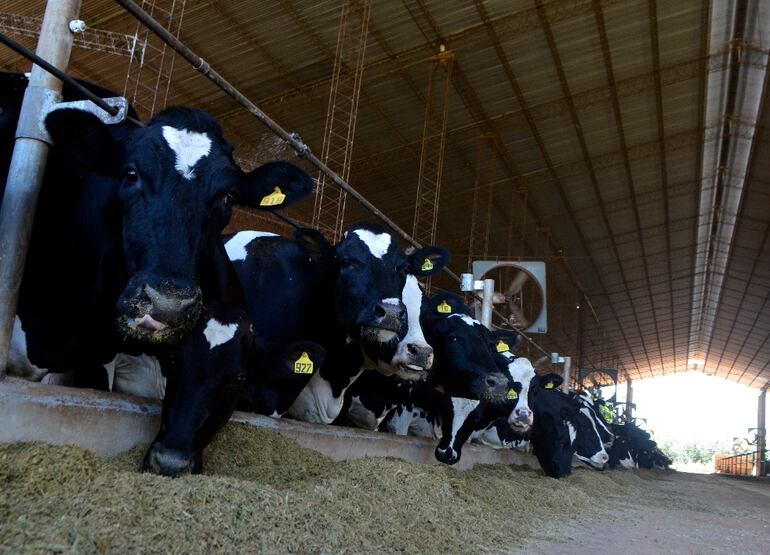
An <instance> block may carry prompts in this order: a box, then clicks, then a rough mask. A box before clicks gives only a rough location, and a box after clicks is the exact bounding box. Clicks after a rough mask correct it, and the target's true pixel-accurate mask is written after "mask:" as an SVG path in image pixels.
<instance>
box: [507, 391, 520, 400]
mask: <svg viewBox="0 0 770 555" xmlns="http://www.w3.org/2000/svg"><path fill="white" fill-rule="evenodd" d="M506 397H508V399H509V400H510V401H515V400H516V399H518V398H519V394H518V393H516V390H515V389H509V390H508V395H506Z"/></svg>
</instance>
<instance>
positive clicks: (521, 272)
mask: <svg viewBox="0 0 770 555" xmlns="http://www.w3.org/2000/svg"><path fill="white" fill-rule="evenodd" d="M473 279H475V280H483V279H493V280H495V289H496V291H495V293H494V296H493V297H492V303H493V304H494V306H495V309H496V310H497V312H500V313H501V314H503V318H501V317H500V316H499V315H498V314H496V313H493V314H492V325H493V326H494V327H495V328H508V327H510V326H514V327H516V328H518V329H520V330H522V331H524V332H527V333H546V332H547V331H548V313H547V310H546V290H545V262H530V261H527V262H498V261H487V260H477V261H475V262H474V263H473ZM476 310H477V311H480V310H481V306H480V305H479V306H477V307H476Z"/></svg>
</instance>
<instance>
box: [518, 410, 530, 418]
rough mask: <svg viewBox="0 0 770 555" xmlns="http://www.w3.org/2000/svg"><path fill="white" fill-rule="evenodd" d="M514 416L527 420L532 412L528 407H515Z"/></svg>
mask: <svg viewBox="0 0 770 555" xmlns="http://www.w3.org/2000/svg"><path fill="white" fill-rule="evenodd" d="M515 412H516V416H517V417H518V418H519V419H520V420H527V419H528V418H529V416H530V415H531V414H532V412H530V411H529V410H528V409H516V411H515Z"/></svg>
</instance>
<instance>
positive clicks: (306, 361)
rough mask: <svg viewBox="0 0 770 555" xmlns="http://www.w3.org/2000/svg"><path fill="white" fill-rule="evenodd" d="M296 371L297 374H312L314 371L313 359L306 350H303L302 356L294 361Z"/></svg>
mask: <svg viewBox="0 0 770 555" xmlns="http://www.w3.org/2000/svg"><path fill="white" fill-rule="evenodd" d="M294 373H295V374H312V373H313V361H312V360H310V357H309V356H308V354H307V353H306V352H305V351H302V354H301V355H300V357H299V358H298V359H297V360H296V361H294Z"/></svg>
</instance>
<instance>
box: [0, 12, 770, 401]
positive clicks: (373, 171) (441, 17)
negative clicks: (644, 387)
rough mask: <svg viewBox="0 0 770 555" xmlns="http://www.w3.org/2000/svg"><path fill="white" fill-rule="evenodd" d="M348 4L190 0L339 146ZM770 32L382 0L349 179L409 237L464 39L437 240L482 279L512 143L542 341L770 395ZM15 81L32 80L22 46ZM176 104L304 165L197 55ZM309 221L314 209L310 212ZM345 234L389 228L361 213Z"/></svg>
mask: <svg viewBox="0 0 770 555" xmlns="http://www.w3.org/2000/svg"><path fill="white" fill-rule="evenodd" d="M159 3H160V2H159ZM3 5H4V7H3V10H4V11H5V12H6V13H4V14H2V16H0V27H2V28H4V29H6V31H7V29H8V21H10V19H9V18H8V15H9V14H11V15H14V16H26V17H40V16H42V11H43V5H44V2H42V1H33V2H31V1H29V0H24V1H21V0H9V1H7V2H4V4H3ZM340 5H341V3H340V2H338V1H335V0H312V1H305V0H296V1H289V0H271V1H264V2H251V1H247V0H223V1H221V2H206V1H188V2H187V7H186V9H185V12H184V18H183V21H182V27H181V35H180V37H181V39H182V40H183V42H185V43H186V44H187V45H188V46H189V47H190V48H192V49H193V50H194V51H196V52H197V53H198V54H199V55H201V56H202V57H203V58H204V59H205V60H207V61H208V62H209V63H210V64H211V66H212V67H214V68H215V69H216V70H217V71H218V72H219V73H221V74H222V75H223V76H224V77H225V78H226V79H228V80H230V81H231V82H232V83H234V84H235V85H236V86H237V87H238V88H239V89H240V90H241V91H242V92H243V93H245V94H246V95H247V96H248V97H249V98H251V99H252V100H254V101H255V102H256V103H257V105H258V106H260V107H261V108H262V109H263V110H265V111H266V112H267V113H268V114H270V115H271V116H272V117H273V118H274V119H275V120H277V121H278V122H279V123H280V124H281V125H282V126H283V127H284V128H285V129H288V130H292V131H296V132H298V133H299V134H300V135H301V137H302V138H303V140H304V141H305V142H306V143H307V144H308V145H309V146H310V147H311V149H312V150H313V151H314V152H316V153H320V152H321V145H322V142H323V134H324V125H325V120H326V112H327V101H328V95H329V80H330V77H331V73H332V68H333V62H334V53H335V46H336V40H337V27H338V23H339V17H340ZM82 16H83V19H84V20H86V22H87V23H88V24H89V25H90V26H91V27H92V28H98V29H104V30H109V31H113V32H116V33H125V34H130V35H133V34H134V33H135V32H136V29H137V26H136V22H135V21H134V20H132V19H131V18H130V16H128V15H127V14H126V13H125V12H124V11H122V9H121V8H120V7H119V6H117V5H116V4H115V3H113V2H109V1H107V0H92V1H89V2H84V5H83V10H82ZM3 17H4V18H5V19H2V18H3ZM769 21H770V6H767V5H766V3H763V2H759V1H742V0H738V1H737V2H721V1H719V0H716V1H713V2H708V1H694V0H686V1H685V0H657V1H656V0H649V1H648V2H639V1H638V0H600V1H599V0H596V1H590V0H555V1H550V2H549V1H544V2H541V1H540V0H515V1H514V0H488V1H482V0H476V1H475V2H469V1H466V0H417V1H416V2H412V1H408V0H403V1H389V2H373V6H372V10H371V18H370V24H369V35H368V42H367V48H366V55H365V70H364V74H363V75H364V77H363V85H362V90H361V95H360V103H359V110H358V118H357V128H356V134H355V143H354V148H353V162H352V169H351V174H350V183H351V184H352V185H353V186H354V187H355V188H356V189H357V190H359V191H360V192H361V193H362V194H363V195H364V196H366V197H367V198H368V199H369V200H370V201H372V202H373V203H374V204H375V205H376V206H377V207H379V208H380V209H381V210H382V211H384V213H385V214H387V215H388V216H390V217H391V218H392V219H393V220H395V222H396V223H398V224H399V225H401V226H402V227H403V228H404V229H407V230H411V228H412V221H413V218H414V210H415V197H416V187H417V175H418V168H419V163H420V141H421V137H422V132H423V120H424V113H425V103H426V93H427V86H428V72H429V63H430V62H429V61H428V60H429V59H430V58H431V56H434V55H435V54H436V53H437V52H438V48H439V45H440V44H444V45H446V47H447V48H448V49H449V50H451V51H452V52H453V53H454V56H455V58H454V59H455V64H454V68H453V73H452V80H451V87H450V93H449V97H448V103H449V107H448V125H447V136H446V147H445V160H444V173H443V182H442V185H441V195H440V203H439V208H438V227H437V237H436V243H437V244H439V245H442V246H445V247H447V248H448V249H450V251H451V252H452V253H453V262H452V265H451V266H452V268H453V269H454V270H455V271H457V272H458V273H459V272H462V271H466V267H465V266H466V257H467V252H468V244H469V232H470V228H471V209H470V207H471V205H472V201H473V193H474V183H475V180H476V152H477V144H478V142H479V137H480V136H482V135H485V134H490V133H492V134H494V135H495V137H496V139H497V154H496V159H495V161H494V162H492V163H491V164H490V165H489V166H488V167H486V168H485V177H484V180H483V183H482V187H483V190H484V191H488V190H489V189H488V188H490V187H491V188H492V194H493V199H494V202H493V205H492V211H491V215H490V219H489V226H490V227H489V229H490V244H489V252H488V258H496V257H498V258H500V259H522V260H528V259H530V260H544V261H546V263H547V269H548V301H549V332H548V333H547V334H545V335H535V336H534V339H535V340H536V341H537V342H538V343H539V344H540V345H541V346H543V347H544V348H545V349H546V350H547V351H558V352H560V353H562V354H568V355H572V356H573V357H577V358H578V359H579V360H580V361H581V362H582V366H584V367H595V368H616V369H618V370H620V371H621V379H623V378H625V377H630V378H633V379H641V378H646V377H651V376H657V375H661V374H667V373H672V372H681V371H684V370H686V369H688V367H693V366H696V367H697V369H699V370H702V371H705V372H706V373H708V374H712V375H717V376H720V377H724V378H727V379H730V380H734V381H737V382H740V383H742V384H746V385H750V386H753V387H763V386H764V385H765V384H767V383H768V382H770V347H768V336H769V335H770V310H768V309H767V306H766V305H767V303H768V292H769V291H770V248H769V247H768V235H769V232H770V217H768V208H770V136H768V125H769V124H770V121H768V120H770V107H768V106H767V105H766V103H765V102H764V100H763V99H764V91H765V88H766V86H767V85H766V83H767V71H766V70H767V56H768V44H770V42H769V39H770V37H769V36H768V33H769V32H770V27H769V26H768V22H769ZM13 36H14V37H15V38H17V39H19V40H22V41H23V42H25V43H26V44H28V45H30V46H31V45H33V44H34V38H32V37H30V36H25V35H24V33H18V32H17V33H16V34H14V35H13ZM128 62H129V57H128V56H126V55H125V54H113V53H108V52H101V51H97V50H93V49H87V48H76V49H75V50H74V53H73V60H72V64H71V66H70V73H71V74H73V75H76V76H79V77H83V78H85V79H88V80H91V81H94V82H97V83H99V84H101V85H103V86H106V87H109V88H113V89H115V90H116V91H119V92H120V91H123V88H124V82H125V78H126V74H127V70H128ZM0 67H2V69H4V70H19V71H27V70H28V67H29V65H28V63H26V62H24V61H23V60H20V59H19V58H18V57H17V56H15V55H14V54H12V53H9V51H7V50H2V51H0ZM168 102H169V103H170V104H185V105H193V106H197V107H200V108H203V109H205V110H207V111H209V112H210V113H212V114H213V115H215V116H218V117H219V118H220V120H221V121H222V123H223V126H224V128H225V134H226V136H227V137H228V138H229V139H230V140H232V141H233V142H234V143H235V144H236V145H239V146H238V149H237V150H236V154H237V155H240V157H241V158H243V159H244V160H247V161H248V162H250V163H252V164H253V163H255V162H258V161H260V160H266V159H268V158H274V157H286V156H290V155H291V154H290V152H289V150H288V149H287V148H286V147H285V145H282V144H281V143H279V142H278V141H276V140H275V139H274V137H273V136H271V135H270V134H269V133H267V132H266V131H265V129H264V128H263V127H261V126H260V125H259V124H258V123H257V122H256V120H254V119H253V118H251V117H250V116H249V115H247V114H246V113H245V112H244V111H242V110H240V109H239V108H238V107H237V106H236V105H235V103H234V102H233V101H232V100H230V99H229V98H228V97H226V96H225V95H224V93H222V92H221V91H219V90H218V89H217V88H215V87H214V86H213V85H212V84H210V83H209V82H208V81H207V80H206V79H205V78H203V77H201V76H199V75H198V74H197V73H195V72H194V71H193V70H192V69H190V68H189V67H188V66H187V64H186V63H185V62H184V61H182V60H181V59H179V58H177V60H176V64H175V67H174V71H173V79H172V81H171V85H170V89H169V99H168ZM311 213H312V202H308V203H306V205H305V206H301V207H299V208H295V209H292V210H290V214H291V215H292V216H294V217H296V218H298V219H300V220H302V221H309V220H310V218H311ZM345 219H346V221H347V222H351V223H352V222H355V221H359V220H372V219H373V218H372V216H371V215H370V214H368V213H367V212H366V211H364V210H363V209H362V208H361V207H359V206H357V205H355V203H354V202H352V201H351V202H348V204H347V213H346V218H345ZM236 221H237V223H238V225H239V226H254V225H258V224H259V223H260V220H254V219H253V218H252V217H251V216H249V215H248V214H243V213H242V214H240V215H239V217H238V218H237V220H236ZM262 223H264V222H262ZM437 283H438V284H439V285H444V286H447V287H449V286H451V287H452V288H453V289H454V290H456V286H452V285H450V284H449V283H448V282H444V281H441V280H437ZM578 305H580V306H581V307H582V308H581V309H580V311H578V310H577V308H576V307H577V306H578ZM579 320H580V321H582V334H578V328H579V325H578V322H579ZM693 359H696V360H697V359H703V360H704V361H705V363H703V364H700V365H699V364H697V362H693ZM573 360H574V359H573Z"/></svg>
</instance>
